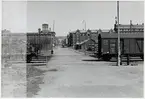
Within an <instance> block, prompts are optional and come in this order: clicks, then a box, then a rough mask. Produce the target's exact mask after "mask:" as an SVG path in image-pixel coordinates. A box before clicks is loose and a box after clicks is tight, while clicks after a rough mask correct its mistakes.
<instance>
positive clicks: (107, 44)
mask: <svg viewBox="0 0 145 99" xmlns="http://www.w3.org/2000/svg"><path fill="white" fill-rule="evenodd" d="M117 42H118V34H117V33H101V34H99V36H98V58H102V59H103V60H106V61H109V60H110V59H111V58H112V57H117V56H118V43H117ZM143 45H144V35H143V33H131V34H129V33H121V34H120V49H121V55H122V56H128V57H132V56H133V57H136V56H139V57H141V58H142V59H143V57H144V49H143V48H144V46H143Z"/></svg>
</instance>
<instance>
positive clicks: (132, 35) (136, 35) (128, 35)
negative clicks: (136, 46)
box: [101, 33, 144, 38]
mask: <svg viewBox="0 0 145 99" xmlns="http://www.w3.org/2000/svg"><path fill="white" fill-rule="evenodd" d="M117 37H118V34H117V33H101V38H117ZM120 38H144V34H143V33H120Z"/></svg>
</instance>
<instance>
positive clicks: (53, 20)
mask: <svg viewBox="0 0 145 99" xmlns="http://www.w3.org/2000/svg"><path fill="white" fill-rule="evenodd" d="M54 26H55V20H53V32H54Z"/></svg>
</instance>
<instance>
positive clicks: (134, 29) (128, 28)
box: [114, 21, 144, 33]
mask: <svg viewBox="0 0 145 99" xmlns="http://www.w3.org/2000/svg"><path fill="white" fill-rule="evenodd" d="M114 30H115V32H116V33H117V31H118V25H117V22H116V23H115V24H114ZM119 31H120V33H143V32H144V23H142V24H132V21H130V24H119Z"/></svg>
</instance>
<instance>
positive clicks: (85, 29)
mask: <svg viewBox="0 0 145 99" xmlns="http://www.w3.org/2000/svg"><path fill="white" fill-rule="evenodd" d="M82 23H84V25H85V31H86V21H85V20H83V21H82Z"/></svg>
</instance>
